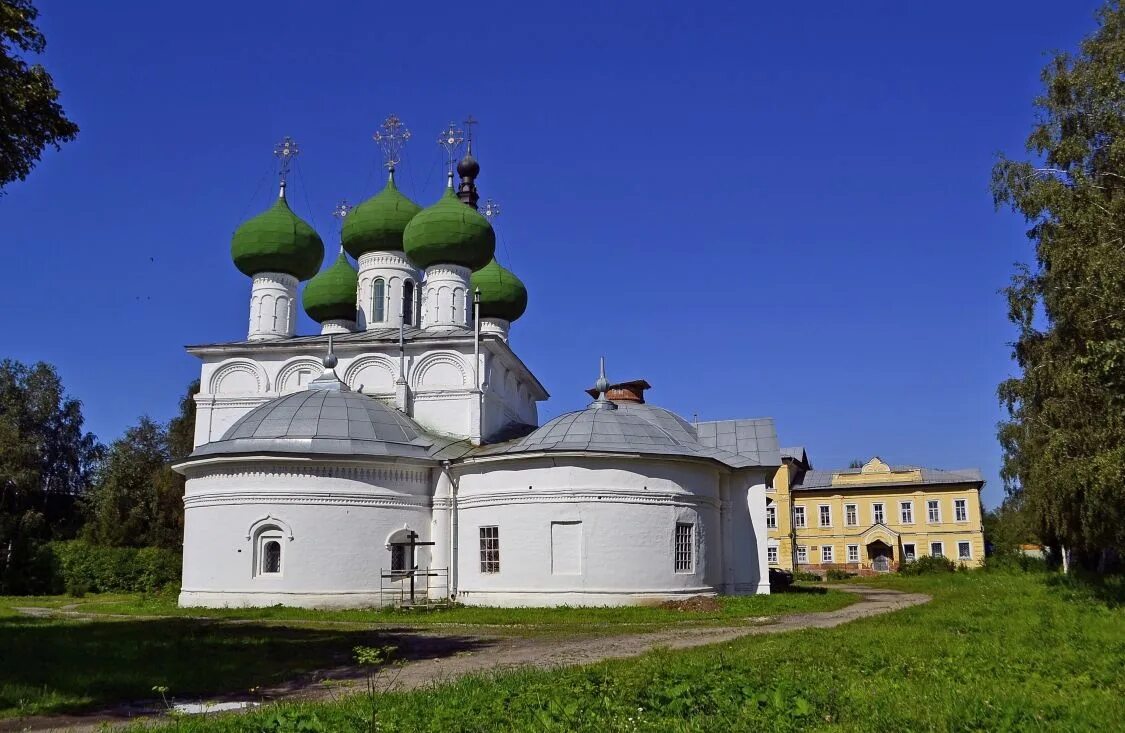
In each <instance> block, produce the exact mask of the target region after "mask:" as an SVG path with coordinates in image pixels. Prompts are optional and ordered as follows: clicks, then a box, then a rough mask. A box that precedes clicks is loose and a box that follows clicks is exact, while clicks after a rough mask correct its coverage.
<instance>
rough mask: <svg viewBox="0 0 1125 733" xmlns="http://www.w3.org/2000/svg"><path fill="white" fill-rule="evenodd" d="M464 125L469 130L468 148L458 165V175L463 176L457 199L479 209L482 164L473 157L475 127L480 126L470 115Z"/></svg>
mask: <svg viewBox="0 0 1125 733" xmlns="http://www.w3.org/2000/svg"><path fill="white" fill-rule="evenodd" d="M462 124H464V125H465V129H467V130H468V132H467V133H466V134H465V139H466V140H467V141H468V147H467V148H466V149H465V157H463V158H461V162H459V163H458V164H457V174H458V175H459V176H461V185H459V186H458V187H457V198H459V199H461V203H463V204H465V205H467V206H472V207H473V208H474V209H475V208H477V201H479V200H480V195H479V194H478V193H477V176H479V175H480V163H478V162H477V159H476V158H474V157H473V125H476V124H478V120H477V119H476V118H475V117H473V116H472V115H469V116H468V117H467V118H466V119H465V121H464V123H462Z"/></svg>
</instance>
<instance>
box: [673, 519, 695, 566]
mask: <svg viewBox="0 0 1125 733" xmlns="http://www.w3.org/2000/svg"><path fill="white" fill-rule="evenodd" d="M694 569H695V525H694V524H689V523H686V522H677V523H676V572H677V573H690V572H691V571H692V570H694Z"/></svg>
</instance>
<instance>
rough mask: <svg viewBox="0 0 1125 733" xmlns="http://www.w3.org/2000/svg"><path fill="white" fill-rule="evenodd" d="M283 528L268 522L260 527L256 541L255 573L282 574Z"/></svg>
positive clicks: (260, 574)
mask: <svg viewBox="0 0 1125 733" xmlns="http://www.w3.org/2000/svg"><path fill="white" fill-rule="evenodd" d="M282 539H283V535H282V531H281V528H280V527H278V526H276V525H273V524H268V525H266V526H264V527H261V528H260V529H258V531H257V532H256V533H255V542H254V575H256V576H262V575H280V574H281V561H282V558H281V545H282Z"/></svg>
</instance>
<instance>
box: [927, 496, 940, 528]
mask: <svg viewBox="0 0 1125 733" xmlns="http://www.w3.org/2000/svg"><path fill="white" fill-rule="evenodd" d="M926 521H927V522H930V523H931V524H936V523H938V522H940V521H941V504H939V503H938V500H937V499H930V500H929V501H927V502H926Z"/></svg>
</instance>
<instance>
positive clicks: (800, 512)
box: [793, 506, 805, 529]
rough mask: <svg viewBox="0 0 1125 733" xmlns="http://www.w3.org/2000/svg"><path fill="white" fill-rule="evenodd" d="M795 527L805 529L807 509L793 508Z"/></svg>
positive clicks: (801, 507)
mask: <svg viewBox="0 0 1125 733" xmlns="http://www.w3.org/2000/svg"><path fill="white" fill-rule="evenodd" d="M793 526H794V527H797V528H798V529H804V527H805V508H804V507H803V506H795V507H793Z"/></svg>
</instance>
